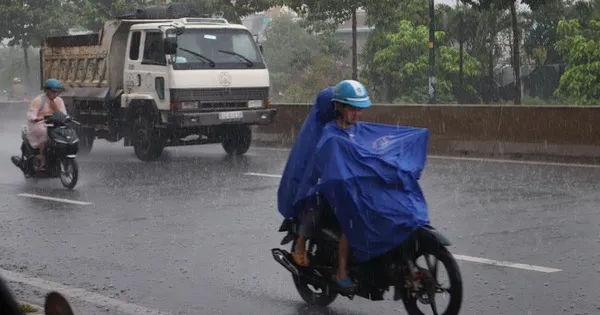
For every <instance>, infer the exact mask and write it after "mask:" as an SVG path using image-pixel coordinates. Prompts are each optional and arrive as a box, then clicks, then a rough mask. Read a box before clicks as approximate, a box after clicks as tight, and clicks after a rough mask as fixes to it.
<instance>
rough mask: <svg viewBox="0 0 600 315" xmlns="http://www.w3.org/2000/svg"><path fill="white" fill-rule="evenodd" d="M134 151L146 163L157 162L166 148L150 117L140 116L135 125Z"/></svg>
mask: <svg viewBox="0 0 600 315" xmlns="http://www.w3.org/2000/svg"><path fill="white" fill-rule="evenodd" d="M132 138H133V150H134V151H135V155H136V156H137V158H138V159H140V160H142V161H144V162H151V161H156V160H157V159H158V158H160V156H161V155H162V152H163V149H164V148H165V144H164V141H162V139H161V137H160V134H159V133H158V130H156V128H154V124H153V121H152V119H151V118H150V117H146V116H141V115H140V116H138V117H137V119H136V120H135V122H134V124H133V133H132Z"/></svg>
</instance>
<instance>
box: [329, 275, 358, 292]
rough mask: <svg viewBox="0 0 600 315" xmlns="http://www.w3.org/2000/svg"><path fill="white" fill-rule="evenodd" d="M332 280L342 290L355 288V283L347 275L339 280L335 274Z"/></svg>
mask: <svg viewBox="0 0 600 315" xmlns="http://www.w3.org/2000/svg"><path fill="white" fill-rule="evenodd" d="M334 280H335V283H336V284H337V286H338V287H339V288H340V289H342V290H345V291H350V290H354V289H355V288H356V284H355V283H354V282H352V279H350V278H349V277H344V278H343V279H342V280H340V277H339V276H335V277H334Z"/></svg>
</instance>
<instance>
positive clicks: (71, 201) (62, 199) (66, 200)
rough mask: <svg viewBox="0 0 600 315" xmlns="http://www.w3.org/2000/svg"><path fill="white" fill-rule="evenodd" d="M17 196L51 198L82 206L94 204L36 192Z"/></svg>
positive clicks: (51, 199)
mask: <svg viewBox="0 0 600 315" xmlns="http://www.w3.org/2000/svg"><path fill="white" fill-rule="evenodd" d="M17 196H19V197H27V198H34V199H42V200H50V201H56V202H62V203H70V204H74V205H80V206H87V205H92V204H93V203H91V202H85V201H77V200H71V199H64V198H55V197H48V196H42V195H34V194H18V195H17Z"/></svg>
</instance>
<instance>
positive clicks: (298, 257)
mask: <svg viewBox="0 0 600 315" xmlns="http://www.w3.org/2000/svg"><path fill="white" fill-rule="evenodd" d="M292 258H293V259H294V262H295V263H296V264H297V265H298V266H300V267H308V254H307V253H306V251H304V252H293V253H292Z"/></svg>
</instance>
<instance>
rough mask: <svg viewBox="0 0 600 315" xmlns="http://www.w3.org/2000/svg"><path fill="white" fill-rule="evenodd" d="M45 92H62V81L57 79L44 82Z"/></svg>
mask: <svg viewBox="0 0 600 315" xmlns="http://www.w3.org/2000/svg"><path fill="white" fill-rule="evenodd" d="M44 90H54V91H61V90H62V85H61V84H60V81H58V80H56V79H48V80H46V82H44Z"/></svg>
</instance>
